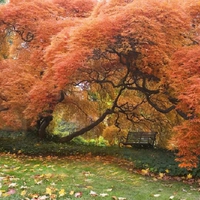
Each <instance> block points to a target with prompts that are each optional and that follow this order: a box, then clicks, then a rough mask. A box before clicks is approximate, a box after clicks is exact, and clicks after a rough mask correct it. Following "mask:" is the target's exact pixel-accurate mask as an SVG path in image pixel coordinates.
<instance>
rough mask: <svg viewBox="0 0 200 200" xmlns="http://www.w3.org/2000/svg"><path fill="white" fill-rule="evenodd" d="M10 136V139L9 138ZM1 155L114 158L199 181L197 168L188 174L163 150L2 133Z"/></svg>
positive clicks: (154, 170) (138, 167) (199, 167)
mask: <svg viewBox="0 0 200 200" xmlns="http://www.w3.org/2000/svg"><path fill="white" fill-rule="evenodd" d="M8 136H10V137H8ZM0 152H10V153H18V152H21V153H23V154H25V155H34V156H35V155H36V156H39V155H41V156H44V155H45V156H46V155H54V156H59V157H61V156H70V155H77V154H79V155H83V156H84V155H85V154H88V153H91V154H92V155H94V156H97V155H100V156H105V155H109V156H115V157H119V158H124V159H126V160H129V161H132V162H133V163H134V167H135V168H137V169H147V168H149V170H150V171H151V172H153V173H157V174H158V173H165V172H166V170H167V171H168V175H170V176H184V177H186V176H187V175H188V174H191V175H192V176H193V177H196V178H197V177H200V164H199V166H198V167H197V168H196V169H192V170H190V171H188V170H186V169H183V168H179V167H178V164H179V163H177V162H176V161H175V154H174V152H170V151H167V150H162V149H136V148H119V147H106V146H103V147H100V146H87V145H82V144H77V143H70V144H59V143H55V142H52V141H39V140H38V138H37V137H35V136H34V134H28V135H27V136H26V137H25V136H24V135H23V134H21V133H18V134H17V133H11V134H10V135H9V134H8V133H4V135H3V133H1V137H0Z"/></svg>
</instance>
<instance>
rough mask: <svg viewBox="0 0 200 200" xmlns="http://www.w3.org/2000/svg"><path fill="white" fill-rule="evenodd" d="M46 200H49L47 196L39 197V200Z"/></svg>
mask: <svg viewBox="0 0 200 200" xmlns="http://www.w3.org/2000/svg"><path fill="white" fill-rule="evenodd" d="M45 199H49V197H48V196H46V195H43V196H41V197H38V200H45Z"/></svg>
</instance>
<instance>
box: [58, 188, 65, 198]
mask: <svg viewBox="0 0 200 200" xmlns="http://www.w3.org/2000/svg"><path fill="white" fill-rule="evenodd" d="M65 194H66V192H65V190H64V189H61V190H60V191H59V197H63V196H64V195H65Z"/></svg>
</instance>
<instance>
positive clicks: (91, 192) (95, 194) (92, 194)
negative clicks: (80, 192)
mask: <svg viewBox="0 0 200 200" xmlns="http://www.w3.org/2000/svg"><path fill="white" fill-rule="evenodd" d="M90 195H91V196H93V197H95V196H98V194H97V193H96V192H95V191H92V190H91V191H90Z"/></svg>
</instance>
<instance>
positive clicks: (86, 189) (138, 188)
mask: <svg viewBox="0 0 200 200" xmlns="http://www.w3.org/2000/svg"><path fill="white" fill-rule="evenodd" d="M0 196H1V197H0V198H3V199H5V200H6V199H14V200H21V199H24V200H29V199H34V200H36V199H38V200H39V199H40V200H43V199H52V200H53V199H63V200H70V199H77V198H79V197H81V199H86V200H90V199H105V200H107V199H109V200H112V199H114V200H118V199H119V200H123V199H124V200H125V199H127V200H151V199H159V200H162V199H163V200H168V199H174V200H200V192H199V191H198V188H197V187H196V186H195V185H192V186H191V185H188V184H184V183H181V182H175V181H169V180H168V181H167V180H166V181H163V180H159V178H158V177H157V178H156V177H146V176H141V175H138V174H135V173H132V172H131V171H129V170H127V169H125V168H123V167H120V166H119V163H116V162H112V160H111V157H99V156H96V157H91V156H88V155H86V156H84V157H81V156H68V157H51V156H48V157H42V156H41V157H29V156H24V155H21V156H15V155H11V154H1V155H0Z"/></svg>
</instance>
